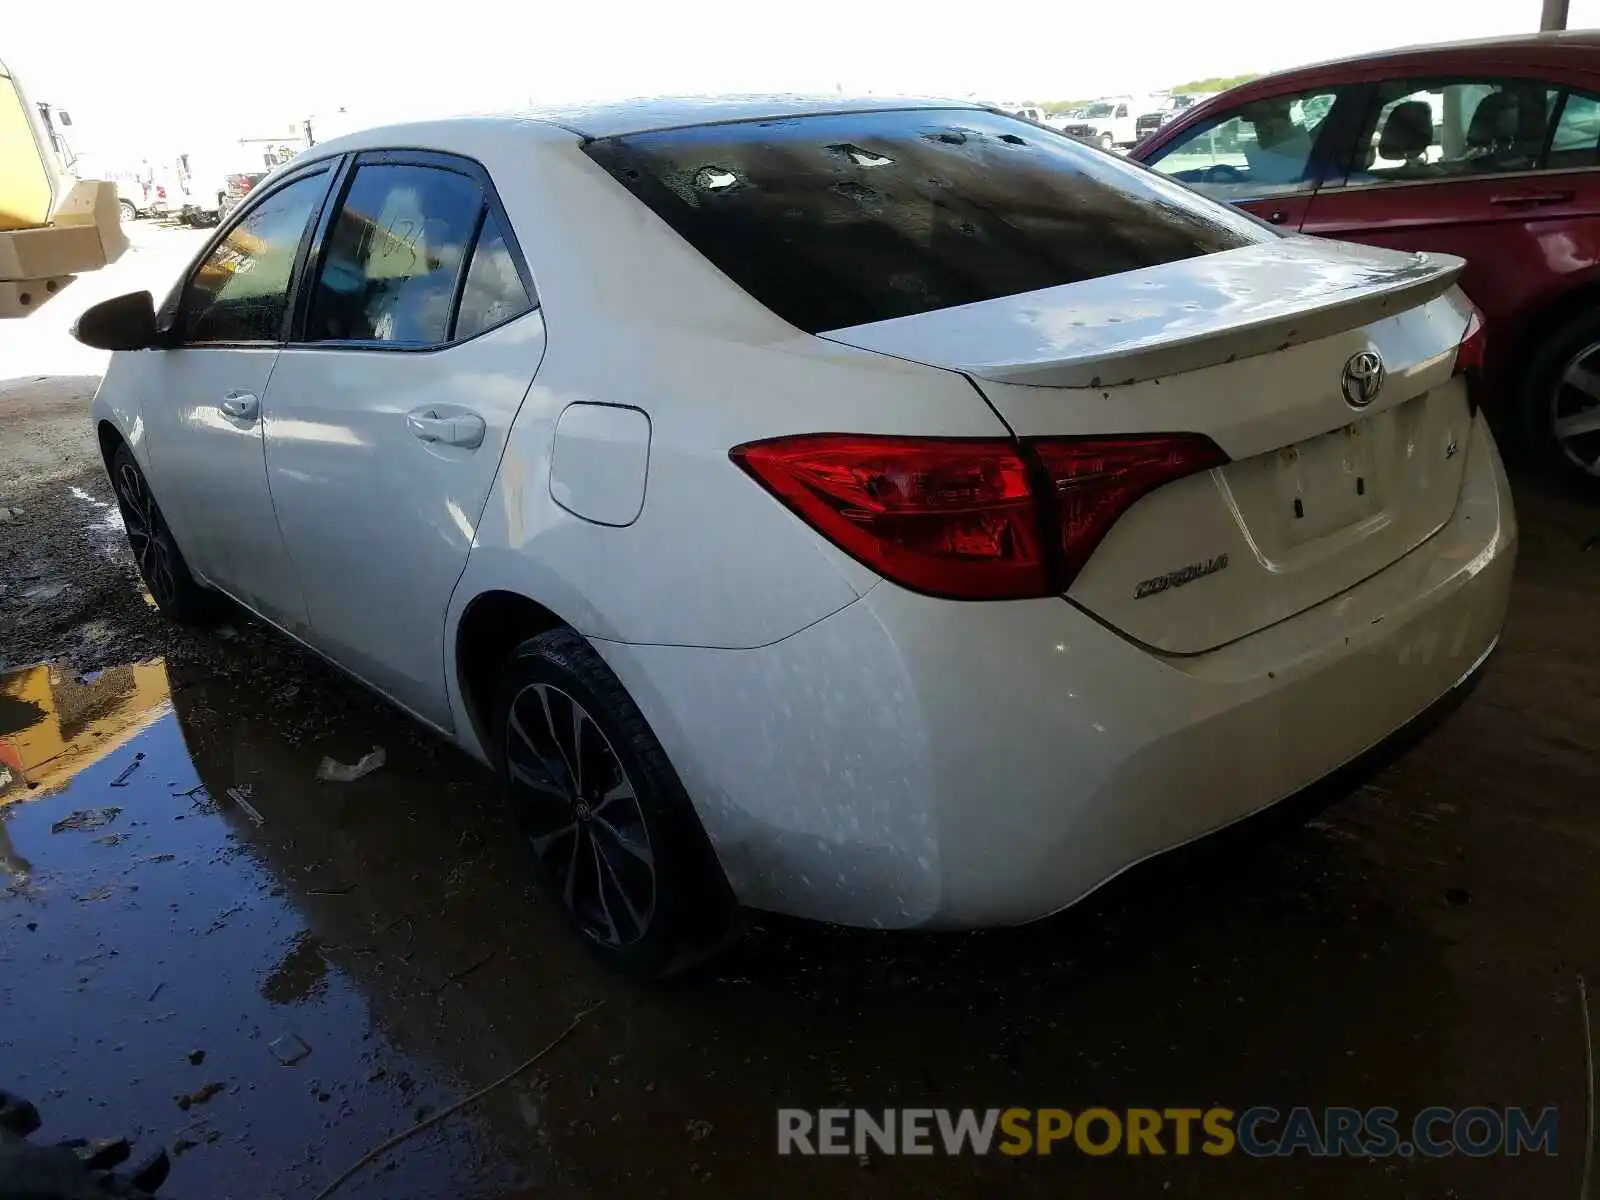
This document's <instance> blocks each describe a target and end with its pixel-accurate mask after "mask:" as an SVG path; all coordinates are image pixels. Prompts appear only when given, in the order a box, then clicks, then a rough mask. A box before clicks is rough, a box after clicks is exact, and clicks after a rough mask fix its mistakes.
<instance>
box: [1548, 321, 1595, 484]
mask: <svg viewBox="0 0 1600 1200" xmlns="http://www.w3.org/2000/svg"><path fill="white" fill-rule="evenodd" d="M1550 430H1551V432H1552V433H1553V434H1554V435H1555V440H1556V442H1557V444H1558V445H1560V447H1561V452H1562V453H1563V454H1564V455H1566V456H1567V458H1568V459H1569V460H1570V461H1571V462H1572V463H1573V464H1574V465H1575V466H1577V467H1578V468H1579V469H1581V470H1583V471H1585V472H1586V473H1588V474H1589V475H1593V476H1596V477H1600V342H1594V343H1593V344H1591V345H1589V346H1586V347H1584V348H1583V349H1582V350H1579V351H1578V353H1577V354H1575V355H1573V356H1572V358H1571V359H1569V360H1568V362H1567V365H1566V369H1565V370H1563V371H1562V372H1561V376H1560V378H1558V379H1557V380H1556V385H1555V388H1554V390H1553V391H1552V393H1551V396H1550Z"/></svg>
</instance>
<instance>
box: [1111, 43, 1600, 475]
mask: <svg viewBox="0 0 1600 1200" xmlns="http://www.w3.org/2000/svg"><path fill="white" fill-rule="evenodd" d="M1130 157H1131V158H1133V159H1136V160H1138V161H1140V162H1144V163H1147V164H1148V165H1149V166H1150V167H1152V168H1153V169H1155V170H1157V171H1160V172H1161V173H1162V174H1165V175H1170V176H1172V177H1173V178H1175V179H1179V180H1182V181H1183V182H1185V183H1188V184H1189V185H1191V186H1192V187H1194V188H1195V189H1196V190H1198V191H1201V192H1204V193H1206V194H1208V195H1210V196H1214V197H1216V198H1218V199H1222V200H1228V201H1231V202H1232V203H1234V204H1237V205H1239V206H1240V207H1242V208H1245V209H1248V210H1249V211H1250V212H1253V213H1255V214H1256V215H1257V216H1259V217H1261V218H1263V219H1264V220H1267V221H1270V222H1272V223H1273V224H1274V225H1277V226H1279V227H1281V228H1283V229H1284V230H1298V231H1299V232H1301V233H1313V234H1318V235H1321V236H1324V237H1333V238H1344V239H1347V240H1349V241H1354V242H1366V243H1369V244H1371V245H1375V246H1388V247H1392V248H1394V249H1400V250H1440V251H1445V252H1447V253H1450V254H1458V255H1460V256H1461V257H1462V258H1465V259H1466V260H1467V264H1468V265H1467V269H1466V274H1465V275H1464V276H1463V278H1462V286H1463V288H1465V290H1466V292H1467V294H1468V295H1469V296H1470V297H1471V298H1472V299H1473V301H1474V302H1475V303H1476V304H1477V305H1478V307H1479V308H1481V309H1482V310H1483V313H1484V316H1485V318H1486V320H1487V323H1488V333H1489V336H1488V349H1487V356H1486V361H1485V364H1484V385H1485V386H1484V388H1483V395H1484V397H1485V400H1486V403H1487V404H1488V406H1489V407H1490V411H1491V413H1492V414H1493V415H1494V416H1496V417H1497V418H1498V419H1499V420H1500V422H1501V423H1502V425H1503V427H1505V428H1506V429H1507V430H1508V432H1511V433H1513V434H1514V435H1515V436H1516V437H1518V438H1519V439H1520V440H1521V441H1522V443H1523V445H1524V446H1525V447H1527V448H1528V449H1529V450H1530V451H1531V452H1532V453H1533V454H1534V455H1535V456H1537V457H1538V458H1539V459H1540V460H1542V461H1546V462H1549V463H1551V464H1555V465H1558V466H1559V467H1560V468H1561V469H1562V470H1564V471H1566V472H1567V473H1568V474H1569V475H1570V476H1572V477H1574V478H1576V479H1579V480H1581V481H1583V482H1584V483H1585V484H1587V485H1589V486H1591V487H1600V32H1596V31H1592V30H1591V31H1575V32H1571V33H1559V34H1537V35H1529V36H1526V37H1515V38H1498V39H1494V40H1490V41H1479V42H1461V43H1457V44H1454V45H1444V46H1423V47H1416V48H1412V49H1408V50H1393V51H1388V52H1385V53H1382V54H1374V55H1369V56H1367V57H1365V58H1351V59H1346V60H1344V61H1341V62H1332V63H1323V64H1320V65H1317V66H1310V67H1302V68H1299V69H1297V70H1293V71H1285V72H1282V73H1281V74H1278V75H1271V76H1268V77H1267V78H1264V79H1258V80H1256V81H1255V82H1253V83H1249V84H1246V85H1245V86H1243V87H1239V88H1235V89H1233V90H1232V91H1229V92H1224V93H1222V94H1221V95H1219V96H1215V97H1213V98H1212V99H1211V100H1208V101H1206V102H1205V103H1204V104H1198V105H1196V106H1195V107H1194V108H1192V109H1190V110H1189V111H1188V112H1185V113H1184V114H1183V115H1182V116H1180V117H1178V118H1177V119H1175V120H1174V121H1172V122H1171V124H1169V125H1166V126H1164V127H1163V128H1162V129H1160V130H1158V131H1157V132H1156V133H1155V134H1154V135H1153V136H1151V137H1150V138H1148V139H1146V140H1145V141H1143V142H1141V143H1140V144H1139V145H1138V146H1137V147H1135V148H1134V150H1133V151H1132V152H1131V154H1130Z"/></svg>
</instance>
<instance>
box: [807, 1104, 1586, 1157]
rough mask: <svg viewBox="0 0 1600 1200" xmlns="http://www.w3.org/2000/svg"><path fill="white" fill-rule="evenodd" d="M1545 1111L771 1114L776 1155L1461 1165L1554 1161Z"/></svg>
mask: <svg viewBox="0 0 1600 1200" xmlns="http://www.w3.org/2000/svg"><path fill="white" fill-rule="evenodd" d="M1556 1126H1557V1112H1556V1109H1555V1108H1553V1107H1548V1108H1542V1109H1539V1110H1538V1111H1537V1112H1535V1111H1533V1110H1530V1109H1522V1108H1490V1107H1487V1106H1482V1105H1478V1106H1473V1107H1469V1108H1461V1109H1454V1108H1445V1107H1433V1108H1424V1109H1422V1110H1421V1111H1419V1112H1417V1113H1416V1114H1415V1115H1414V1116H1412V1117H1410V1118H1409V1119H1403V1118H1402V1117H1401V1115H1400V1113H1399V1111H1398V1110H1396V1109H1393V1108H1384V1107H1377V1108H1366V1109H1360V1108H1342V1107H1333V1108H1322V1109H1312V1108H1304V1107H1300V1108H1291V1109H1288V1110H1286V1111H1280V1110H1279V1109H1276V1108H1272V1107H1269V1106H1266V1105H1257V1106H1255V1107H1252V1108H1247V1109H1243V1110H1241V1111H1235V1110H1234V1109H1231V1108H1220V1107H1213V1108H1203V1109H1202V1108H1128V1109H1111V1108H1102V1107H1091V1108H1084V1109H1079V1110H1076V1111H1074V1110H1071V1109H1065V1108H1038V1109H1034V1108H1007V1109H998V1108H989V1109H972V1108H961V1109H954V1108H900V1109H895V1108H887V1109H865V1108H824V1109H816V1110H811V1109H803V1108H780V1109H779V1110H778V1153H779V1154H785V1155H795V1154H799V1155H817V1154H820V1155H829V1154H839V1155H845V1154H867V1153H869V1152H870V1153H877V1154H908V1155H931V1154H945V1155H951V1156H955V1155H964V1154H992V1153H999V1154H1010V1155H1025V1154H1038V1155H1048V1154H1052V1153H1066V1154H1087V1155H1091V1156H1094V1155H1107V1154H1126V1155H1164V1154H1174V1155H1195V1154H1198V1155H1209V1156H1211V1157H1213V1158H1216V1157H1222V1156H1224V1155H1232V1154H1246V1155H1250V1156H1252V1157H1256V1158H1271V1157H1280V1158H1281V1157H1288V1156H1291V1155H1295V1154H1306V1155H1309V1156H1311V1157H1314V1158H1338V1157H1350V1158H1387V1157H1391V1156H1395V1155H1399V1156H1402V1157H1411V1156H1415V1155H1420V1156H1422V1157H1425V1158H1443V1157H1446V1156H1448V1155H1452V1154H1462V1155H1466V1156H1468V1157H1473V1158H1482V1157H1487V1156H1489V1155H1496V1154H1505V1155H1519V1154H1545V1155H1553V1154H1555V1153H1556Z"/></svg>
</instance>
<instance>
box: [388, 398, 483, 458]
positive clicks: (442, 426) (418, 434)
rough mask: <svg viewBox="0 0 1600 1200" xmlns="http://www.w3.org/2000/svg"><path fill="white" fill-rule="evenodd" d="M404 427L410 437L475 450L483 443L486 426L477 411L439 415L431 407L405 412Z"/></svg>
mask: <svg viewBox="0 0 1600 1200" xmlns="http://www.w3.org/2000/svg"><path fill="white" fill-rule="evenodd" d="M406 428H407V429H409V430H410V431H411V436H412V437H414V438H416V439H417V440H418V441H421V442H433V443H435V444H437V445H441V446H459V447H461V448H462V449H463V450H476V449H477V448H478V447H479V446H481V445H483V435H484V432H485V430H486V428H487V427H486V426H485V425H484V421H483V418H482V417H480V416H479V415H478V414H477V413H471V412H469V413H456V414H455V415H453V416H440V415H439V414H438V413H437V412H436V411H434V410H433V409H431V408H419V409H417V410H416V411H415V412H409V413H407V414H406Z"/></svg>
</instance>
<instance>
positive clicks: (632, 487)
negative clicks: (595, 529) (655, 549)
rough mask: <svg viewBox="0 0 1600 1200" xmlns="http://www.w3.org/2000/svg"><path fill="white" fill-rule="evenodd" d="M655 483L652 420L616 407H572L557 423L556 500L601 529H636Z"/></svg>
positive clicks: (553, 480) (552, 465) (642, 413)
mask: <svg viewBox="0 0 1600 1200" xmlns="http://www.w3.org/2000/svg"><path fill="white" fill-rule="evenodd" d="M649 479H650V415H649V414H648V413H646V412H645V411H644V410H643V409H639V408H623V407H622V406H620V405H616V404H569V405H567V407H566V408H565V409H563V410H562V413H561V415H560V416H559V417H557V418H556V432H555V444H554V445H553V446H552V447H551V448H550V498H551V499H552V500H554V501H555V502H556V503H557V504H559V505H560V506H561V507H562V508H564V509H566V510H567V511H568V512H569V513H571V514H572V515H573V516H575V517H582V518H583V519H584V520H585V521H593V522H594V523H595V524H596V525H615V526H619V527H620V526H623V525H632V524H633V523H634V522H635V521H637V520H638V519H639V514H640V513H641V512H643V511H644V494H645V487H646V485H647V484H648V482H649Z"/></svg>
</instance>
